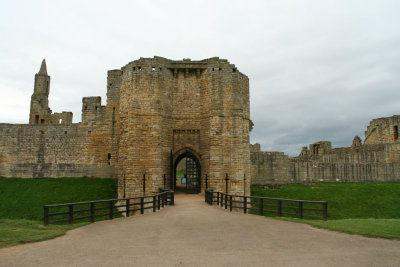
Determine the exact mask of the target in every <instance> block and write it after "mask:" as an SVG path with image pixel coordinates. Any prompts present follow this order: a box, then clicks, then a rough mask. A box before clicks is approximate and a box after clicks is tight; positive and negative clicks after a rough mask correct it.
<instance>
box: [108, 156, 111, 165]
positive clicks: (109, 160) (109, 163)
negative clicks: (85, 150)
mask: <svg viewBox="0 0 400 267" xmlns="http://www.w3.org/2000/svg"><path fill="white" fill-rule="evenodd" d="M107 160H108V165H111V153H108V154H107Z"/></svg>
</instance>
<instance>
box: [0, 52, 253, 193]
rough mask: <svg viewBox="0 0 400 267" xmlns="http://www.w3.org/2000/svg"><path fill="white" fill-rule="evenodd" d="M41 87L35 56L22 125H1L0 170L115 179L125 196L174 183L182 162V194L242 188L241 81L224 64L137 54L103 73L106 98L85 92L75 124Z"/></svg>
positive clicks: (246, 123)
mask: <svg viewBox="0 0 400 267" xmlns="http://www.w3.org/2000/svg"><path fill="white" fill-rule="evenodd" d="M49 92H50V76H49V75H48V73H47V67H46V62H45V61H44V60H43V62H42V65H41V67H40V70H39V72H38V73H37V74H36V75H35V84H34V92H33V95H32V98H31V109H30V116H29V124H0V176H4V177H26V178H29V177H82V176H89V177H100V178H101V177H118V178H119V186H118V192H119V197H124V196H125V197H130V196H138V195H143V194H152V193H156V192H158V190H159V189H175V186H176V178H177V177H175V176H176V172H175V170H176V166H177V165H178V163H179V161H180V160H182V159H185V160H186V172H187V173H186V179H187V184H186V186H187V189H188V190H189V191H191V192H200V191H204V190H205V188H206V187H207V188H212V189H215V190H220V191H225V190H226V187H227V190H228V192H230V193H236V194H249V193H250V190H249V187H250V181H251V180H250V179H251V166H250V147H249V131H250V128H251V125H252V123H251V120H250V111H249V109H250V104H249V79H248V77H247V76H245V75H244V74H242V73H241V72H239V71H238V69H237V68H236V67H235V65H233V64H230V63H229V62H228V61H227V60H224V59H219V58H217V57H215V58H209V59H205V60H200V61H192V60H190V59H183V60H179V61H174V60H169V59H166V58H162V57H154V58H140V59H138V60H135V61H132V62H130V63H128V64H127V65H125V66H124V67H122V68H121V69H118V70H110V71H108V77H107V104H106V105H102V101H101V98H100V97H84V98H83V99H82V121H81V122H80V123H72V116H73V114H72V113H71V112H62V113H53V112H52V110H51V109H50V108H49V101H48V96H49ZM189 181H190V183H189ZM144 187H145V189H144Z"/></svg>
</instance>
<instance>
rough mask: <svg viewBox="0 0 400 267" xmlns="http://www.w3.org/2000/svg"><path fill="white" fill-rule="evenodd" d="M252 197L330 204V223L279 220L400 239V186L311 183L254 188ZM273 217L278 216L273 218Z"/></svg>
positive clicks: (296, 219) (295, 219)
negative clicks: (321, 201) (322, 201)
mask: <svg viewBox="0 0 400 267" xmlns="http://www.w3.org/2000/svg"><path fill="white" fill-rule="evenodd" d="M252 195H254V196H266V197H277V198H291V199H303V200H325V201H328V221H321V220H310V219H303V220H301V219H298V218H288V217H279V219H283V220H288V221H293V222H300V223H306V224H309V225H312V226H315V227H318V228H324V229H330V230H335V231H340V232H345V233H350V234H359V235H363V236H368V237H382V238H391V239H400V212H399V211H400V201H399V199H400V183H374V184H373V183H311V184H288V185H277V186H271V187H269V188H263V187H259V186H254V187H252ZM271 217H275V216H274V215H272V216H271Z"/></svg>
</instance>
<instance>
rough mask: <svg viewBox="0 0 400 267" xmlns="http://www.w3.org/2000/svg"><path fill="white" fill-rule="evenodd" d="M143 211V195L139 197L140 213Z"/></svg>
mask: <svg viewBox="0 0 400 267" xmlns="http://www.w3.org/2000/svg"><path fill="white" fill-rule="evenodd" d="M143 213H144V197H140V214H143Z"/></svg>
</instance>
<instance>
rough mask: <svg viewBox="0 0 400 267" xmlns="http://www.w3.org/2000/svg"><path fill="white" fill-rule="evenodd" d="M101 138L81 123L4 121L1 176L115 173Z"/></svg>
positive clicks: (0, 126)
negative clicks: (48, 123) (18, 123)
mask: <svg viewBox="0 0 400 267" xmlns="http://www.w3.org/2000/svg"><path fill="white" fill-rule="evenodd" d="M99 138H101V137H99V136H98V135H97V134H96V133H94V132H93V134H91V133H89V132H88V129H87V128H86V127H81V126H80V125H79V124H72V125H62V124H59V125H51V126H49V125H40V124H39V125H26V124H25V125H24V124H21V125H13V124H0V176H4V177H23V178H31V177H82V176H88V177H100V178H101V177H104V178H106V177H115V175H116V172H115V168H114V167H113V166H111V165H109V164H108V158H107V153H106V151H104V148H103V147H102V146H101V145H100V144H99V143H98V142H97V139H99Z"/></svg>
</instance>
